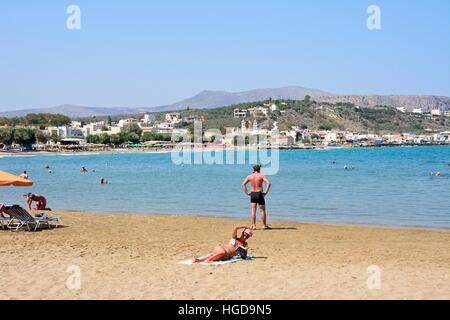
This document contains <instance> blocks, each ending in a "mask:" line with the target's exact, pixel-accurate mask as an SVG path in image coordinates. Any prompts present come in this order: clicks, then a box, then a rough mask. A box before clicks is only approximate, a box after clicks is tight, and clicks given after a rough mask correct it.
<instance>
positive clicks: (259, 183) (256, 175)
mask: <svg viewBox="0 0 450 320" xmlns="http://www.w3.org/2000/svg"><path fill="white" fill-rule="evenodd" d="M264 182H265V183H266V190H264V189H263V184H264ZM249 183H250V186H251V188H250V192H249V191H247V184H249ZM270 186H271V183H270V181H269V179H267V177H266V176H264V175H262V174H261V166H260V165H259V164H257V165H254V166H253V173H252V174H251V175H249V176H247V178H245V180H244V182H243V183H242V190H243V191H244V193H245V194H246V195H248V196H250V202H251V210H252V229H253V230H254V229H256V209H257V206H258V205H259V213H260V215H261V220H262V223H263V229H264V230H267V229H270V227H269V226H268V225H267V214H266V200H265V196H266V195H267V194H268V193H269V191H270Z"/></svg>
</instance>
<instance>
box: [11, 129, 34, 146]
mask: <svg viewBox="0 0 450 320" xmlns="http://www.w3.org/2000/svg"><path fill="white" fill-rule="evenodd" d="M13 140H14V143H17V144H20V145H21V146H29V145H31V144H33V143H36V130H32V129H14V133H13Z"/></svg>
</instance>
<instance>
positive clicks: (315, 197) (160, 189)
mask: <svg viewBox="0 0 450 320" xmlns="http://www.w3.org/2000/svg"><path fill="white" fill-rule="evenodd" d="M449 163H450V147H402V148H367V149H330V150H292V151H280V158H279V171H278V173H277V174H276V175H273V176H270V177H269V179H270V180H271V181H272V184H273V185H272V189H271V191H270V194H269V195H268V196H267V198H266V201H267V212H268V217H269V221H273V220H289V221H309V222H320V223H343V224H370V225H387V226H415V227H432V228H450V166H449ZM47 165H48V166H50V169H51V173H49V172H48V170H47V169H46V168H45V167H46V166H47ZM81 166H85V167H86V168H87V169H88V170H89V172H88V173H84V174H82V173H80V170H79V169H80V167H81ZM345 167H347V169H345ZM0 170H3V171H8V172H10V173H14V174H17V175H18V174H20V173H21V172H22V171H24V170H26V171H27V172H28V174H29V176H30V179H32V180H33V181H34V185H33V187H31V188H19V187H1V188H0V203H6V204H16V203H17V204H21V205H25V199H24V198H23V197H22V195H23V194H24V193H26V192H33V193H39V194H42V195H44V196H45V197H46V198H47V200H48V205H49V207H51V208H52V209H53V210H76V211H105V212H133V213H149V214H151V213H158V214H180V215H207V216H224V217H234V218H248V217H249V215H250V209H249V208H250V204H249V202H250V201H249V198H248V197H247V196H246V195H245V194H244V193H243V192H242V189H241V183H242V181H243V179H244V178H245V177H246V175H247V174H249V173H250V172H251V164H249V163H247V164H230V165H219V164H215V165H207V164H202V165H176V164H175V163H173V162H172V160H171V154H170V153H120V154H119V153H117V154H73V155H54V154H53V155H36V156H1V155H0ZM93 170H95V172H94V171H93ZM436 171H440V172H441V174H442V176H440V177H436V176H431V175H430V172H436ZM101 177H104V178H105V179H107V180H108V181H109V184H108V185H105V186H101V185H99V179H100V178H101Z"/></svg>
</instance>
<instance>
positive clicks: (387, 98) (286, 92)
mask: <svg viewBox="0 0 450 320" xmlns="http://www.w3.org/2000/svg"><path fill="white" fill-rule="evenodd" d="M306 95H309V96H311V97H312V99H313V100H315V101H319V102H329V103H338V102H346V103H352V104H355V105H358V106H362V107H373V106H379V105H384V106H390V107H404V108H406V109H407V110H409V111H412V110H413V109H415V108H422V109H423V110H424V111H430V110H432V109H441V110H450V98H449V97H442V96H418V95H334V94H332V93H329V92H325V91H322V90H317V89H309V88H304V87H299V86H290V87H282V88H273V89H255V90H250V91H243V92H227V91H202V92H200V93H199V94H197V95H195V96H193V97H191V98H188V99H185V100H182V101H179V102H176V103H174V104H171V105H166V106H160V107H147V108H113V107H111V108H94V107H85V106H76V105H69V104H67V105H62V106H58V107H53V108H40V109H28V110H17V111H7V112H0V117H15V116H24V115H26V114H28V113H59V114H63V115H66V116H69V117H72V118H78V117H92V116H108V115H111V116H117V115H126V114H137V113H142V112H165V111H174V110H184V109H186V108H187V107H190V108H191V109H212V108H220V107H225V106H230V105H237V104H241V103H251V102H257V101H264V100H267V99H269V98H272V99H274V100H303V99H304V98H305V96H306Z"/></svg>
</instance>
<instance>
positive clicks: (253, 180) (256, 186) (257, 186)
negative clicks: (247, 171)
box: [247, 172, 265, 192]
mask: <svg viewBox="0 0 450 320" xmlns="http://www.w3.org/2000/svg"><path fill="white" fill-rule="evenodd" d="M264 178H265V177H264V176H263V175H262V174H261V173H259V172H254V173H252V174H251V175H249V176H248V177H247V179H248V182H250V187H251V188H250V192H263V183H264Z"/></svg>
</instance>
